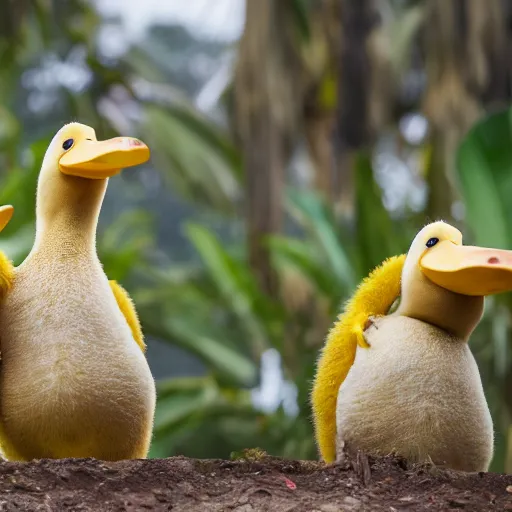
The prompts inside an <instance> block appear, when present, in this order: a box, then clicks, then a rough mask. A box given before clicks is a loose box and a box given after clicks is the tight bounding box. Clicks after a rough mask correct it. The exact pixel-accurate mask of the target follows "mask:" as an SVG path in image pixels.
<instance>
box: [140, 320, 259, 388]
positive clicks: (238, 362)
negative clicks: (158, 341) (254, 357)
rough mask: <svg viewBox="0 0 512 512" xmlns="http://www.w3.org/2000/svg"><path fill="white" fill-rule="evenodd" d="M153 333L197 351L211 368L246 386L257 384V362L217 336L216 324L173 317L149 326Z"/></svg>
mask: <svg viewBox="0 0 512 512" xmlns="http://www.w3.org/2000/svg"><path fill="white" fill-rule="evenodd" d="M148 328H149V329H148V331H149V332H150V333H152V334H153V335H155V336H157V337H160V338H162V339H164V340H166V341H169V342H174V343H176V344H177V345H179V346H181V347H183V348H185V349H187V350H189V351H190V352H192V353H193V354H196V355H197V356H198V357H199V358H200V359H201V360H203V361H204V362H205V363H206V364H207V365H208V366H209V367H210V368H214V369H215V370H216V371H218V372H219V373H220V374H221V375H225V376H226V377H227V378H231V379H233V380H234V381H235V382H237V383H239V384H242V385H253V384H254V382H255V381H256V377H257V368H256V365H255V364H254V363H253V362H252V361H251V360H250V359H249V358H247V357H245V356H244V355H242V354H241V353H240V352H237V351H236V350H235V349H233V348H231V347H230V346H228V345H227V344H226V343H225V342H223V340H219V339H217V338H216V337H215V332H218V329H214V328H213V326H212V325H201V324H199V323H198V322H197V319H196V321H194V320H193V319H190V318H186V317H185V318H183V317H171V316H168V317H167V318H163V319H161V321H160V322H159V325H158V326H157V327H156V328H155V326H154V325H149V326H148Z"/></svg>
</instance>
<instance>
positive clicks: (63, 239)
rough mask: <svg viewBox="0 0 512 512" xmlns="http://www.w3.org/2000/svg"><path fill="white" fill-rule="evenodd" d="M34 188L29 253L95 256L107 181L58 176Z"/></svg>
mask: <svg viewBox="0 0 512 512" xmlns="http://www.w3.org/2000/svg"><path fill="white" fill-rule="evenodd" d="M59 178H62V179H59V180H58V181H59V183H58V185H59V186H58V187H55V188H51V187H48V186H47V184H43V185H40V186H38V192H37V206H36V219H37V220H36V239H35V243H34V248H33V252H36V253H40V252H43V253H45V254H48V253H51V254H52V256H54V257H60V258H66V257H74V256H78V255H83V256H87V255H95V254H96V229H97V225H98V217H99V213H100V209H101V205H102V203H103V197H104V195H105V191H106V187H107V180H88V179H83V178H76V177H69V176H64V175H63V176H59Z"/></svg>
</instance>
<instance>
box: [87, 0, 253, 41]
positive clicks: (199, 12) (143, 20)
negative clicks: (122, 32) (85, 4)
mask: <svg viewBox="0 0 512 512" xmlns="http://www.w3.org/2000/svg"><path fill="white" fill-rule="evenodd" d="M94 1H95V3H96V6H97V8H98V10H99V11H100V12H101V13H103V14H105V15H117V16H120V17H121V18H122V20H123V25H124V26H125V28H126V29H127V31H128V37H129V39H131V40H132V41H133V40H134V39H137V38H139V37H140V36H141V35H142V34H143V33H144V31H145V30H146V28H147V27H148V26H149V25H151V24H152V23H155V22H164V23H172V22H175V23H181V24H183V25H185V26H186V27H187V28H189V30H191V31H192V32H194V33H195V34H197V35H202V36H204V37H208V38H210V37H211V38H215V39H223V40H228V41H231V40H235V39H237V38H238V37H239V35H240V34H241V32H242V29H243V24H244V15H245V0H142V1H141V0H94Z"/></svg>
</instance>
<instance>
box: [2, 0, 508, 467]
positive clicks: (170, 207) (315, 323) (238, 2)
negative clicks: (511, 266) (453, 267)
mask: <svg viewBox="0 0 512 512" xmlns="http://www.w3.org/2000/svg"><path fill="white" fill-rule="evenodd" d="M0 12H1V13H2V15H1V16H0V98H1V102H0V204H5V203H10V204H13V205H14V206H15V215H14V218H13V220H12V222H11V223H10V225H9V226H8V227H7V229H6V230H5V231H4V232H2V234H1V237H0V249H1V250H4V251H6V252H7V254H8V255H9V256H10V257H11V258H13V259H14V261H15V262H16V263H20V262H21V261H22V260H23V259H24V257H25V256H26V255H27V254H28V252H29V250H30V248H31V245H32V241H33V237H34V206H35V204H34V201H35V188H36V180H37V175H38V172H39V168H40V164H41V160H42V157H43V155H44V152H45V150H46V147H47V145H48V143H49V141H50V140H51V138H52V137H53V135H54V133H55V132H56V131H57V130H58V129H59V128H60V127H61V126H62V125H63V124H64V123H67V122H69V121H73V120H77V121H80V122H82V123H85V124H89V125H91V126H93V127H94V128H95V129H96V132H97V135H98V138H108V137H112V136H116V135H118V134H123V135H134V136H137V137H140V138H141V139H142V140H143V141H144V142H146V143H147V144H148V145H149V146H150V147H151V149H152V160H151V162H150V163H149V164H147V165H144V166H141V167H139V168H136V169H133V170H127V171H125V172H124V173H122V174H121V175H120V176H117V177H115V178H113V179H112V180H111V181H110V186H109V189H108V193H107V197H106V200H105V203H104V206H103V210H102V213H101V218H100V226H99V233H98V250H99V254H100V258H101V260H102V262H103V263H104V267H105V271H106V272H107V275H108V276H109V278H111V279H117V280H118V281H120V282H121V283H122V284H123V285H124V286H125V287H126V288H127V289H128V291H129V292H130V293H131V295H132V297H133V298H134V300H135V302H136V305H137V308H138V311H139V314H140V317H141V321H142V324H143V329H144V332H145V334H146V337H147V341H148V358H149V362H150V365H151V367H152V370H153V372H154V375H155V377H156V379H157V380H158V394H159V399H158V408H157V414H156V419H155V436H154V442H153V445H152V450H151V456H152V457H165V456H171V455H176V454H184V455H187V456H191V457H203V458H205V457H222V458H229V457H230V454H232V453H233V452H239V451H241V450H242V449H244V448H251V447H261V448H263V449H265V450H267V451H268V452H269V453H270V454H273V455H280V456H286V457H290V458H311V459H314V458H316V457H317V454H316V449H315V444H314V439H313V430H312V423H311V417H310V407H309V404H308V395H309V391H310V388H311V380H312V377H313V370H314V362H315V359H316V357H317V354H318V350H319V348H320V347H321V346H322V344H323V340H324V337H325V335H326V333H327V330H328V329H329V327H330V325H331V324H332V322H333V320H334V319H335V317H336V315H337V313H338V311H339V310H340V306H341V304H342V302H343V301H344V300H345V299H347V298H348V297H349V295H350V294H351V292H352V291H353V290H354V287H355V286H356V285H357V283H358V282H359V281H360V280H361V279H362V277H363V276H365V275H366V274H367V273H368V271H369V270H370V269H371V268H372V267H374V266H375V265H377V264H379V263H380V262H381V261H382V260H383V259H384V258H386V257H388V256H390V255H394V254H399V253H401V252H404V251H406V250H407V248H408V246H409V244H410V241H411V240H412V238H413V236H414V235H415V233H416V232H417V230H419V229H420V228H421V227H422V226H423V225H424V224H425V223H426V222H429V221H432V220H436V219H439V218H442V219H445V220H447V221H448V222H451V223H452V224H454V225H456V226H457V227H459V228H461V229H462V230H463V232H464V235H465V241H466V243H474V244H479V245H484V246H493V247H500V248H508V249H511V248H512V143H511V142H512V134H511V121H510V118H511V113H510V111H509V110H508V105H509V103H510V96H511V80H510V78H511V69H512V66H511V64H512V60H511V58H512V53H511V49H512V48H511V45H512V23H511V22H512V1H509V0H507V1H501V0H489V1H488V2H482V1H481V0H450V1H447V0H428V1H426V0H424V1H420V0H416V1H412V0H378V1H377V0H358V1H357V2H356V1H352V0H279V1H274V0H247V1H245V0H215V2H212V1H211V0H187V1H186V2H183V1H178V0H174V1H173V0H168V1H166V2H163V1H160V0H145V1H144V2H137V1H135V0H96V1H90V2H86V1H79V0H0ZM511 318H512V300H511V297H510V296H509V295H500V296H497V297H492V298H489V299H487V300H486V310H485V315H484V318H483V320H482V322H481V324H480V325H479V327H478V329H477V331H476V332H475V333H474V335H473V337H472V339H471V348H472V350H473V353H474V354H475V356H476V358H477V361H478V365H479V368H480V371H481V374H482V378H483V382H484V386H485V391H486V396H487V399H488V401H489V405H490V407H491V410H492V414H493V418H494V422H495V429H496V454H495V457H494V461H493V465H492V468H491V469H492V470H494V471H508V472H511V473H512V350H511V349H512V341H511V340H512V338H511ZM454 371H457V369H456V368H454Z"/></svg>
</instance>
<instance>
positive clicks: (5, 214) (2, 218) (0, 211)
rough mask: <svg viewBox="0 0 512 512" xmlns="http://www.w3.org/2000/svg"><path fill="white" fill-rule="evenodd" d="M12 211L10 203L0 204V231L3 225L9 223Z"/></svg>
mask: <svg viewBox="0 0 512 512" xmlns="http://www.w3.org/2000/svg"><path fill="white" fill-rule="evenodd" d="M13 213H14V208H13V207H12V206H11V205H10V204H6V205H4V206H0V231H3V230H4V228H5V226H7V224H9V221H10V220H11V218H12V214H13Z"/></svg>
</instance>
